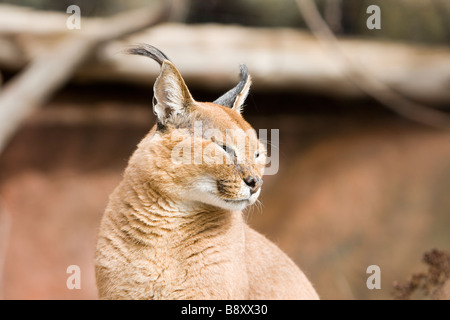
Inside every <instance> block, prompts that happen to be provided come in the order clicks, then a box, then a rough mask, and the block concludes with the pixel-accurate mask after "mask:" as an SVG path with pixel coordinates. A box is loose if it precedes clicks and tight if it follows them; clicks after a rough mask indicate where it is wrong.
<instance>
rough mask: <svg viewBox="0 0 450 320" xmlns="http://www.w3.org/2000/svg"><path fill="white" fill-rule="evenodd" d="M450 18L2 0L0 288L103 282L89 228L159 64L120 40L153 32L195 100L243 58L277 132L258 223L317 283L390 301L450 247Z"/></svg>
mask: <svg viewBox="0 0 450 320" xmlns="http://www.w3.org/2000/svg"><path fill="white" fill-rule="evenodd" d="M311 4H312V5H311ZM314 4H315V6H314ZM71 5H76V6H78V8H79V9H80V14H81V15H80V16H79V17H78V16H77V12H76V10H75V11H73V10H69V11H68V10H67V9H68V7H69V6H71ZM371 5H376V6H378V8H379V9H380V10H379V13H380V14H379V16H378V17H377V16H376V14H377V12H376V11H369V12H368V11H367V9H368V7H369V6H371ZM316 9H317V10H316ZM317 13H319V14H320V15H317ZM374 14H375V16H374ZM322 18H323V20H321V19H322ZM449 18H450V2H448V1H447V0H397V1H389V0H370V1H366V0H320V1H319V0H317V1H315V2H314V1H312V2H311V1H306V0H298V1H294V0H282V1H280V0H258V1H256V0H239V1H238V0H227V1H223V0H174V1H156V0H155V1H151V0H147V1H143V0H133V1H119V0H108V1H106V0H96V1H87V0H80V1H77V0H67V1H66V0H64V1H61V0H40V1H38V0H36V1H31V0H30V1H27V0H23V1H20V0H14V1H0V73H1V79H2V80H1V84H0V298H2V299H96V298H97V293H96V287H95V279H94V267H93V258H94V250H95V243H96V235H97V228H98V226H99V222H100V219H101V216H102V214H103V211H104V209H105V206H106V204H107V201H108V195H109V194H110V193H111V192H112V191H113V189H114V188H115V186H116V185H117V184H118V183H119V181H120V180H121V174H122V171H123V170H124V168H125V167H126V164H127V160H128V157H129V156H130V155H131V153H132V152H133V151H134V149H135V147H136V144H137V143H138V142H139V141H140V139H141V138H142V137H144V135H145V134H146V133H147V132H148V131H149V130H150V128H151V127H152V126H153V125H154V123H155V117H154V115H153V111H152V108H151V99H152V95H153V93H152V86H153V82H154V81H155V79H156V76H157V75H158V72H159V67H158V65H157V64H156V63H154V62H153V61H151V60H150V59H145V58H141V57H132V56H127V55H124V54H123V53H122V52H121V51H122V50H123V49H124V48H126V47H127V46H129V45H133V44H136V43H148V44H152V45H154V46H156V47H158V48H160V49H161V50H162V51H163V52H165V53H166V54H167V55H168V56H169V57H170V58H171V60H172V61H173V62H174V63H175V65H176V66H177V67H178V68H179V70H180V72H181V74H182V75H183V77H184V78H185V80H186V83H187V85H188V87H189V88H190V89H191V92H192V94H193V96H194V98H195V99H196V100H198V101H213V100H214V99H216V98H217V97H218V96H220V95H221V94H222V93H223V92H225V91H226V90H228V89H229V88H231V87H233V86H234V85H235V84H236V83H237V81H238V71H239V68H238V66H239V64H240V63H245V64H246V65H247V66H248V69H249V72H250V74H251V75H252V77H253V89H252V91H251V94H250V95H249V97H248V99H247V103H246V107H245V111H244V117H245V118H246V119H247V121H248V122H250V123H251V124H252V125H253V126H254V127H255V128H256V129H278V130H279V134H280V141H279V157H280V164H279V171H278V173H277V174H276V175H272V176H266V177H265V179H264V180H265V182H264V187H263V192H262V194H261V197H260V200H261V202H262V204H263V205H262V207H261V208H257V207H254V208H250V209H249V210H248V211H247V212H246V216H247V220H248V223H249V224H250V225H251V226H253V227H254V228H255V229H257V230H258V231H259V232H261V233H263V234H264V235H266V236H267V237H268V238H270V239H271V240H272V241H274V242H275V243H277V244H278V245H279V246H280V247H281V248H282V249H283V250H284V251H285V252H286V253H287V254H288V255H289V256H290V257H292V258H293V259H294V260H295V262H296V263H297V264H298V265H299V266H300V267H301V268H302V269H303V271H304V272H305V273H306V274H307V276H308V277H309V278H310V280H311V281H312V283H313V284H314V286H315V287H316V289H317V291H318V293H319V295H320V296H321V298H322V299H394V298H395V294H394V293H393V292H394V283H395V282H396V281H397V282H398V283H401V284H404V283H407V281H409V280H410V279H411V276H412V275H413V274H415V273H417V272H426V270H427V266H426V265H425V264H424V262H423V261H422V257H423V255H424V253H426V252H429V251H430V250H432V249H434V248H436V249H439V250H444V251H448V250H450V196H449V190H450V131H449V130H448V129H449V128H450V121H449V120H448V119H449V118H450V115H449V114H448V110H449V107H450V47H449V43H450V19H449ZM373 19H379V20H378V22H379V23H380V25H379V26H380V27H381V28H379V29H377V28H371V27H370V26H373V23H375V22H377V20H373ZM324 23H325V24H326V25H327V26H328V28H324ZM311 30H312V31H313V32H311ZM329 31H331V33H330V32H329ZM70 265H77V266H79V267H80V270H81V289H73V290H70V289H68V287H67V285H66V280H67V279H68V277H69V276H70V274H68V273H67V272H66V270H67V267H68V266H70ZM370 265H377V266H379V267H380V270H381V277H380V279H381V289H373V290H370V289H368V287H367V285H366V281H367V279H368V277H369V276H370V275H371V274H368V273H366V270H367V268H368V267H369V266H370ZM445 272H447V273H445ZM442 274H444V275H445V274H446V275H447V277H448V276H450V271H448V270H446V271H443V273H442ZM442 279H443V280H442V283H443V282H444V281H445V280H446V279H447V278H445V279H444V278H442ZM448 282H449V281H447V285H448ZM442 283H441V284H442ZM414 298H417V299H422V298H425V299H428V298H430V296H429V295H425V294H422V295H421V294H419V295H416V296H414Z"/></svg>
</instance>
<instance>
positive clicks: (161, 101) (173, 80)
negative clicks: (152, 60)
mask: <svg viewBox="0 0 450 320" xmlns="http://www.w3.org/2000/svg"><path fill="white" fill-rule="evenodd" d="M153 92H154V101H153V110H154V112H155V114H156V116H157V118H158V121H159V122H160V123H161V124H163V125H166V124H168V123H171V122H172V123H173V122H178V121H180V120H181V119H183V118H185V116H187V114H188V113H189V111H190V107H191V106H192V105H193V104H194V102H195V101H194V99H193V98H192V96H191V93H190V92H189V89H188V88H187V86H186V83H185V82H184V80H183V78H182V77H181V74H180V72H179V71H178V70H177V68H175V66H174V65H173V64H172V62H170V61H169V60H165V61H164V62H163V64H162V67H161V73H160V74H159V76H158V79H156V81H155V85H154V86H153Z"/></svg>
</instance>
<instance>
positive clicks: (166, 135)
mask: <svg viewBox="0 0 450 320" xmlns="http://www.w3.org/2000/svg"><path fill="white" fill-rule="evenodd" d="M129 52H130V53H132V54H138V55H144V56H148V57H150V58H152V59H154V60H155V61H157V62H158V63H159V64H160V65H161V73H160V75H159V77H158V78H157V80H156V81H155V84H154V88H153V90H154V98H153V110H154V113H155V115H156V118H157V119H156V125H155V127H154V128H153V129H152V130H151V131H150V133H149V134H148V135H147V136H146V137H145V138H144V139H143V140H142V141H141V143H140V144H139V146H138V150H137V151H136V152H135V155H133V157H132V159H131V160H130V161H131V162H132V167H133V166H135V167H139V170H140V172H142V173H143V175H145V176H146V177H148V179H149V180H151V181H150V183H151V184H152V185H153V186H154V185H158V189H159V190H158V192H159V193H160V194H163V195H164V196H165V197H167V198H168V199H170V200H172V201H175V202H177V203H179V204H180V205H181V204H182V205H184V206H205V205H206V206H214V207H218V208H222V209H226V210H242V209H244V208H246V207H247V206H249V205H251V204H253V203H255V201H256V200H257V199H258V196H259V194H260V192H261V186H262V176H263V171H264V166H265V161H266V150H265V148H264V146H263V145H262V144H261V143H260V142H259V140H258V138H257V135H256V131H255V130H254V129H253V128H252V127H251V126H250V124H248V123H247V122H246V121H245V120H244V118H243V117H242V115H241V112H242V109H243V104H244V101H245V99H246V97H247V95H248V92H249V89H250V84H251V78H250V76H249V75H248V73H247V68H246V66H245V65H241V67H240V77H241V79H240V81H239V83H238V84H237V86H236V87H234V88H233V89H231V90H230V91H228V92H226V93H225V94H224V95H222V96H221V97H220V98H218V99H217V100H215V101H214V102H197V101H195V100H194V99H193V98H192V96H191V93H190V92H189V90H188V88H187V86H186V84H185V82H184V80H183V78H182V77H181V75H180V73H179V71H178V70H177V68H176V67H175V66H174V65H173V64H172V62H171V61H170V60H169V59H168V58H167V57H166V56H165V55H164V54H163V53H162V52H161V51H159V50H158V49H156V48H155V47H153V46H149V45H141V46H138V47H134V48H132V49H130V50H129ZM133 158H135V159H134V160H133ZM155 182H157V183H155Z"/></svg>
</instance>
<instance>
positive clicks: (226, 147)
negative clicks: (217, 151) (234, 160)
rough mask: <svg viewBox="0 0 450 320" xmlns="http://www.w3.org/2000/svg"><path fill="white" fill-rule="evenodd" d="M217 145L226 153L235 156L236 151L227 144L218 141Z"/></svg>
mask: <svg viewBox="0 0 450 320" xmlns="http://www.w3.org/2000/svg"><path fill="white" fill-rule="evenodd" d="M217 145H218V146H220V147H221V148H222V149H223V151H225V152H226V153H228V154H229V155H231V156H232V157H236V153H235V152H234V150H233V149H231V148H230V147H228V146H227V145H225V144H219V143H218V144H217Z"/></svg>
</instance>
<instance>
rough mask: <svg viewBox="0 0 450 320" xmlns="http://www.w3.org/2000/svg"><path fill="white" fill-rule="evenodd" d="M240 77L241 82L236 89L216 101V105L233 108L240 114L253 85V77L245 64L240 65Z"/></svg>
mask: <svg viewBox="0 0 450 320" xmlns="http://www.w3.org/2000/svg"><path fill="white" fill-rule="evenodd" d="M240 77H241V80H240V81H239V83H238V84H237V85H236V87H234V88H233V89H231V90H229V91H228V92H226V93H225V94H223V95H222V96H221V97H220V98H218V99H217V100H215V101H214V103H216V104H220V105H222V106H225V107H229V108H232V109H234V110H236V111H237V112H238V113H241V111H242V106H243V104H244V101H245V98H247V95H248V92H249V89H250V85H251V77H250V75H249V74H248V70H247V66H246V65H245V64H241V65H240Z"/></svg>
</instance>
